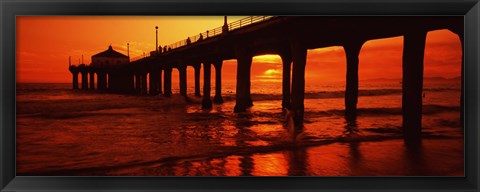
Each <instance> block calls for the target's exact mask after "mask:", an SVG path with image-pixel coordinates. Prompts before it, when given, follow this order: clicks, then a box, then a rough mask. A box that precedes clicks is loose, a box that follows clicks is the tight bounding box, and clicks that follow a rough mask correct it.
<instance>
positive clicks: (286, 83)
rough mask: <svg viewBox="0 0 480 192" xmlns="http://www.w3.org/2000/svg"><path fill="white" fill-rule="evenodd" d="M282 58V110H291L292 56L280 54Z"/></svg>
mask: <svg viewBox="0 0 480 192" xmlns="http://www.w3.org/2000/svg"><path fill="white" fill-rule="evenodd" d="M280 57H281V58H282V65H283V71H282V108H290V107H291V106H290V89H291V87H290V72H291V67H292V56H291V54H290V53H289V54H280Z"/></svg>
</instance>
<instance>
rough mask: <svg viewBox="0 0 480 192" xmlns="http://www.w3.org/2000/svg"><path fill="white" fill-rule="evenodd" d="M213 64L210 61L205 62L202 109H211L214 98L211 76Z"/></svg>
mask: <svg viewBox="0 0 480 192" xmlns="http://www.w3.org/2000/svg"><path fill="white" fill-rule="evenodd" d="M211 66H212V64H211V63H210V62H204V63H203V100H202V109H211V108H212V100H211V98H210V87H211V83H210V76H211Z"/></svg>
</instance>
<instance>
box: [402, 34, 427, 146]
mask: <svg viewBox="0 0 480 192" xmlns="http://www.w3.org/2000/svg"><path fill="white" fill-rule="evenodd" d="M426 35H427V33H426V32H424V31H415V32H410V33H407V34H406V35H405V36H404V38H403V41H404V42H403V58H402V59H403V63H402V68H403V75H402V76H403V77H402V79H403V83H402V112H403V134H404V139H405V141H406V142H407V143H409V144H415V143H419V142H420V140H421V136H422V89H423V58H424V51H425V38H426Z"/></svg>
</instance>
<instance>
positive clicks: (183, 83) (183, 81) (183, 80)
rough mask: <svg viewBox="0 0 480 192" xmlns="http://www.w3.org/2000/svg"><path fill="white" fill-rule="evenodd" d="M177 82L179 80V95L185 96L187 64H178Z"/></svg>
mask: <svg viewBox="0 0 480 192" xmlns="http://www.w3.org/2000/svg"><path fill="white" fill-rule="evenodd" d="M178 73H179V82H180V95H182V96H187V66H185V65H183V64H182V65H180V67H179V68H178Z"/></svg>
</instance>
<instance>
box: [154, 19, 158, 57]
mask: <svg viewBox="0 0 480 192" xmlns="http://www.w3.org/2000/svg"><path fill="white" fill-rule="evenodd" d="M155 50H156V51H155V53H156V54H158V26H155Z"/></svg>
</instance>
